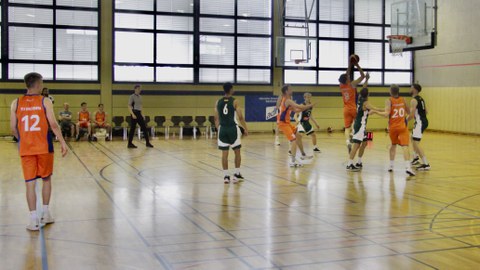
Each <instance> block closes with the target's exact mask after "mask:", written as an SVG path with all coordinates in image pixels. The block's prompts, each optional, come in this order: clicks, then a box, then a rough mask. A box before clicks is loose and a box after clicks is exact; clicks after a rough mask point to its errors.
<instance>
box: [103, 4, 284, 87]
mask: <svg viewBox="0 0 480 270" xmlns="http://www.w3.org/2000/svg"><path fill="white" fill-rule="evenodd" d="M200 1H201V0H193V11H192V13H177V12H163V11H158V7H157V0H153V5H154V6H153V11H139V10H122V9H117V8H116V4H115V2H114V3H113V16H112V26H113V31H112V41H113V50H112V54H113V58H112V59H113V61H112V82H113V84H126V83H142V84H164V85H172V84H176V85H178V84H180V85H221V84H223V83H224V82H201V81H200V69H202V68H207V69H208V68H218V69H222V68H223V69H233V70H234V75H233V76H234V80H233V81H232V83H234V84H239V85H265V86H272V85H273V83H274V78H273V75H274V60H275V59H274V36H273V34H274V29H273V27H274V18H273V14H274V6H275V5H274V1H276V0H269V1H271V10H270V18H266V17H254V16H248V17H244V16H241V15H240V14H238V0H234V5H235V7H234V15H214V14H202V13H201V11H200ZM117 13H130V14H148V15H152V16H154V21H153V29H151V30H146V29H126V28H117V27H116V25H115V15H116V14H117ZM162 15H163V16H174V17H176V16H185V17H189V18H192V19H193V29H192V30H193V31H178V30H160V29H158V28H157V16H162ZM201 18H210V19H231V20H233V23H234V32H233V33H222V32H208V31H200V19H201ZM242 19H248V20H258V21H269V23H270V34H269V35H261V34H244V33H238V21H239V20H242ZM117 31H121V32H123V31H125V32H147V33H153V35H154V49H153V50H154V55H153V58H154V59H153V64H147V63H134V62H116V60H115V58H116V46H115V34H116V32H117ZM157 34H188V35H193V63H192V64H165V63H158V62H157ZM200 36H227V37H233V38H234V62H233V65H214V64H201V59H200V57H201V55H200V43H201V42H200ZM239 37H262V38H269V39H270V48H269V49H270V63H269V66H249V65H242V66H239V65H238V59H237V55H238V38H239ZM116 65H121V66H148V67H153V72H154V73H153V81H119V80H116V79H115V66H116ZM162 67H174V68H175V67H178V68H193V80H192V81H191V82H164V81H158V80H157V69H158V68H162ZM239 69H245V70H251V69H259V70H267V69H268V70H269V74H270V81H269V82H268V83H267V82H266V83H259V82H238V81H237V79H238V70H239Z"/></svg>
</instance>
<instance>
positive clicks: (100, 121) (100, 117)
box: [93, 103, 112, 141]
mask: <svg viewBox="0 0 480 270" xmlns="http://www.w3.org/2000/svg"><path fill="white" fill-rule="evenodd" d="M96 128H103V129H106V130H107V137H106V138H105V140H106V141H109V140H110V138H109V136H110V131H111V130H112V126H110V124H109V123H108V122H107V113H106V112H105V111H104V110H103V104H102V103H100V104H98V111H97V112H96V113H95V119H94V124H93V130H94V131H95V129H96ZM94 140H96V138H94Z"/></svg>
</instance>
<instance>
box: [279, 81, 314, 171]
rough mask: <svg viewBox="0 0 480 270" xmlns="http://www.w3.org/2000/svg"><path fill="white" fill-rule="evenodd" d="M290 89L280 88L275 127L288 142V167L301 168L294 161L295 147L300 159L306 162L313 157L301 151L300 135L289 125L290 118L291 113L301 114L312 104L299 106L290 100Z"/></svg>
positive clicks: (299, 164)
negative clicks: (280, 93)
mask: <svg viewBox="0 0 480 270" xmlns="http://www.w3.org/2000/svg"><path fill="white" fill-rule="evenodd" d="M292 94H293V91H292V88H291V87H290V86H289V85H285V86H284V87H282V97H281V99H280V98H279V102H277V106H278V108H279V111H278V115H277V125H278V129H279V130H281V131H282V132H283V134H285V136H286V137H287V139H288V140H289V141H290V153H291V155H292V156H291V162H290V163H289V165H290V167H299V166H302V164H301V163H298V162H297V160H296V153H297V146H298V149H299V150H300V153H301V154H302V155H301V157H300V159H301V160H307V159H312V158H313V156H307V155H306V154H305V151H304V150H303V144H302V135H301V134H300V133H299V132H298V130H297V128H296V127H295V126H294V125H293V124H291V123H290V118H291V115H292V112H301V111H305V110H308V109H311V108H312V107H313V106H314V104H308V105H299V104H297V103H295V101H293V100H292Z"/></svg>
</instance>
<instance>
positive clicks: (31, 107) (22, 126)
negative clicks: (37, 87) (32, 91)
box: [16, 95, 53, 156]
mask: <svg viewBox="0 0 480 270" xmlns="http://www.w3.org/2000/svg"><path fill="white" fill-rule="evenodd" d="M43 102H44V97H43V96H40V95H25V96H23V97H20V98H19V99H18V100H17V110H16V115H17V130H18V134H19V152H20V156H33V155H42V154H47V153H53V143H52V136H50V134H49V131H48V127H49V125H48V120H47V112H46V109H45V105H44V104H43Z"/></svg>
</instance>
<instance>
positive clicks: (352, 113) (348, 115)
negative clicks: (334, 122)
mask: <svg viewBox="0 0 480 270" xmlns="http://www.w3.org/2000/svg"><path fill="white" fill-rule="evenodd" d="M355 117H357V110H356V109H350V108H343V121H344V123H345V128H349V127H351V126H352V124H353V121H354V120H355Z"/></svg>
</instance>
